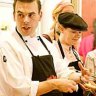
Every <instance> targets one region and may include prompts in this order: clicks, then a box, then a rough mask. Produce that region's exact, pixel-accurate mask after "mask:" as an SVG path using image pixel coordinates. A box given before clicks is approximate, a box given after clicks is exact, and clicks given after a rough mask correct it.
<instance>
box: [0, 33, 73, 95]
mask: <svg viewBox="0 0 96 96" xmlns="http://www.w3.org/2000/svg"><path fill="white" fill-rule="evenodd" d="M2 38H3V39H4V38H5V39H4V42H3V43H2V44H1V45H0V83H1V85H0V87H1V89H2V92H3V93H4V96H36V93H37V90H38V84H39V81H32V80H31V78H32V72H33V62H32V58H31V54H30V52H29V50H28V49H27V47H26V46H25V44H24V42H22V39H21V38H20V37H19V36H18V34H17V33H16V32H13V33H12V35H6V34H5V35H4V37H3V36H2ZM24 38H25V37H24ZM42 39H43V40H44V42H45V43H46V45H47V47H48V49H49V50H50V52H51V54H52V56H53V60H54V67H55V71H56V73H57V77H58V78H63V77H65V78H67V77H68V75H69V74H71V73H72V71H69V69H68V68H67V66H64V63H66V61H64V60H62V59H58V56H59V55H58V51H56V50H57V49H56V48H55V47H54V46H53V45H52V44H51V43H50V42H48V41H47V40H46V39H45V38H42ZM27 40H28V42H27V45H28V46H29V47H30V49H31V50H32V53H33V54H34V55H35V56H36V55H40V56H42V55H47V54H48V52H47V50H46V49H45V47H44V46H43V45H42V43H41V42H40V41H38V39H37V37H33V38H28V39H27ZM1 78H2V79H1Z"/></svg>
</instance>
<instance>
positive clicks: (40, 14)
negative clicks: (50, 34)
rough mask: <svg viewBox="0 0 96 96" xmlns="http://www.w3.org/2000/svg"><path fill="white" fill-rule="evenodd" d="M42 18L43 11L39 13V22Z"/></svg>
mask: <svg viewBox="0 0 96 96" xmlns="http://www.w3.org/2000/svg"><path fill="white" fill-rule="evenodd" d="M41 18H42V11H40V13H39V21H40V20H41Z"/></svg>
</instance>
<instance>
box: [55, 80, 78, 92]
mask: <svg viewBox="0 0 96 96" xmlns="http://www.w3.org/2000/svg"><path fill="white" fill-rule="evenodd" d="M56 82H57V83H56V86H57V89H58V90H59V91H61V92H66V93H67V92H70V93H72V92H73V91H77V90H78V86H77V85H76V82H74V81H73V80H68V79H58V80H57V81H56Z"/></svg>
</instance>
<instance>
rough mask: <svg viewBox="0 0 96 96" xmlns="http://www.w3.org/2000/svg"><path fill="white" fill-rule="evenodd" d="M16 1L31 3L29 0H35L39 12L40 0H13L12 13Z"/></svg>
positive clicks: (31, 0)
mask: <svg viewBox="0 0 96 96" xmlns="http://www.w3.org/2000/svg"><path fill="white" fill-rule="evenodd" d="M17 1H20V2H24V3H31V2H34V1H36V2H37V4H38V10H39V12H40V10H41V2H40V0H14V3H13V12H14V13H15V6H16V2H17Z"/></svg>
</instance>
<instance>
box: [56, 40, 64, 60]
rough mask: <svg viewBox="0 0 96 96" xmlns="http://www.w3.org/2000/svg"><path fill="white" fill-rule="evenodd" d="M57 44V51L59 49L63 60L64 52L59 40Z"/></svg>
mask: <svg viewBox="0 0 96 96" xmlns="http://www.w3.org/2000/svg"><path fill="white" fill-rule="evenodd" d="M57 42H58V46H59V49H60V52H61V55H62V58H63V59H64V57H65V55H64V51H63V48H62V45H61V43H60V40H58V41H57Z"/></svg>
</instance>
